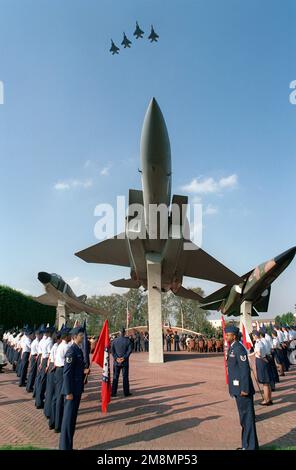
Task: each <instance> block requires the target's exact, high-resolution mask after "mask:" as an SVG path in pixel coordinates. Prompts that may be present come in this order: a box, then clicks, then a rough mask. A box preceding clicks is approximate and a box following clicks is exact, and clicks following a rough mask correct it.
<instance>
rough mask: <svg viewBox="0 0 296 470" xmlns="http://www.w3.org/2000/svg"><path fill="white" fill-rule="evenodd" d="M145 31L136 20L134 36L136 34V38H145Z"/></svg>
mask: <svg viewBox="0 0 296 470" xmlns="http://www.w3.org/2000/svg"><path fill="white" fill-rule="evenodd" d="M143 34H144V31H142V30H141V28H140V26H139V25H138V22H137V21H136V29H135V31H134V36H136V39H139V38H141V39H142V38H143Z"/></svg>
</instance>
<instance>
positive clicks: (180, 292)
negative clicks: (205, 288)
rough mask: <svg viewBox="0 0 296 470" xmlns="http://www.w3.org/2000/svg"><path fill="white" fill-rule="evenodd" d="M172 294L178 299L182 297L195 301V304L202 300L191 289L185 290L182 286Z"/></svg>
mask: <svg viewBox="0 0 296 470" xmlns="http://www.w3.org/2000/svg"><path fill="white" fill-rule="evenodd" d="M174 294H175V295H177V296H178V297H183V298H184V299H190V300H197V302H201V301H202V300H203V297H201V295H199V294H197V293H196V292H194V291H193V290H191V289H186V288H185V287H183V286H181V287H180V288H179V289H178V290H177V292H174Z"/></svg>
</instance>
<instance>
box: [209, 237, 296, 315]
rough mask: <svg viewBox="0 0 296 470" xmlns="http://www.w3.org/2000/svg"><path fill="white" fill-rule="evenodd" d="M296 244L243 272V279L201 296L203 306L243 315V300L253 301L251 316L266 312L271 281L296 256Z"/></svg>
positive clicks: (228, 313) (226, 313)
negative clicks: (236, 283)
mask: <svg viewBox="0 0 296 470" xmlns="http://www.w3.org/2000/svg"><path fill="white" fill-rule="evenodd" d="M295 252H296V246H294V247H293V248H290V249H289V250H287V251H285V252H284V253H282V254H280V255H278V256H276V257H275V258H273V259H271V260H269V261H266V262H265V263H262V264H260V265H259V266H257V267H256V268H255V269H252V270H251V271H250V272H248V273H246V274H244V275H243V276H241V277H242V278H243V280H244V281H243V282H242V283H240V284H238V285H233V286H225V287H222V288H221V289H218V290H217V291H216V292H213V293H212V294H210V295H209V296H208V297H205V298H204V299H203V300H202V305H200V307H201V308H203V309H205V310H218V311H221V313H223V314H224V315H229V316H230V315H234V316H238V315H240V306H241V304H242V303H243V302H244V301H246V300H247V301H250V302H252V305H253V309H252V316H257V315H258V313H257V312H267V310H268V304H269V298H270V291H271V284H272V283H273V281H275V279H276V278H277V277H278V276H279V275H280V274H281V273H282V272H283V271H284V270H285V269H286V268H287V266H288V265H289V264H290V263H291V261H292V259H293V258H294V256H295Z"/></svg>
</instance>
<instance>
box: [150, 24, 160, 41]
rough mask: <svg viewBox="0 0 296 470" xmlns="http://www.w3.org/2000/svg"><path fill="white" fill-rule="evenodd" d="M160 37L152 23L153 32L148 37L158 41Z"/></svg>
mask: <svg viewBox="0 0 296 470" xmlns="http://www.w3.org/2000/svg"><path fill="white" fill-rule="evenodd" d="M158 38H159V36H158V34H156V32H155V31H154V29H153V26H152V25H151V33H150V35H149V36H148V39H150V42H157V39H158Z"/></svg>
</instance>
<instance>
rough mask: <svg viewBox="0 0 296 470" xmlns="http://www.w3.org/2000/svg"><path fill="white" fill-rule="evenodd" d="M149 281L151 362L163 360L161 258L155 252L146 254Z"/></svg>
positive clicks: (156, 362) (157, 362)
mask: <svg viewBox="0 0 296 470" xmlns="http://www.w3.org/2000/svg"><path fill="white" fill-rule="evenodd" d="M146 261H147V281H148V319H149V362H152V363H154V364H159V363H162V362H163V342H162V317H161V259H160V257H159V256H158V255H155V254H154V253H151V254H148V255H146Z"/></svg>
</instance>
